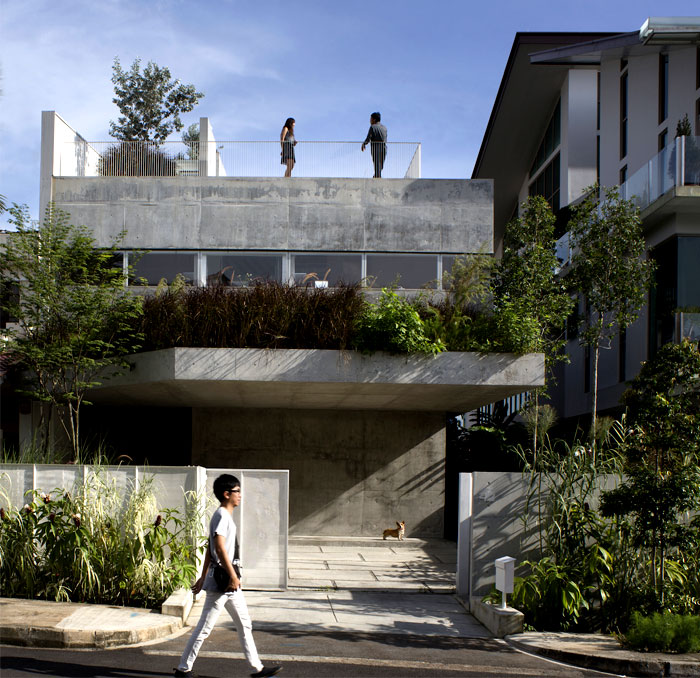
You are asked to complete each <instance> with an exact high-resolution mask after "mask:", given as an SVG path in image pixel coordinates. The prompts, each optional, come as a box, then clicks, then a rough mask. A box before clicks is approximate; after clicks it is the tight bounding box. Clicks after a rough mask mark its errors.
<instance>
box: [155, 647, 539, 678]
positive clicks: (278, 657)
mask: <svg viewBox="0 0 700 678" xmlns="http://www.w3.org/2000/svg"><path fill="white" fill-rule="evenodd" d="M144 654H146V655H159V656H169V657H174V656H175V655H173V653H172V652H165V651H164V650H146V651H144ZM199 656H200V657H207V658H209V659H243V660H245V655H244V654H243V653H242V652H218V651H216V650H208V651H204V652H200V653H199ZM260 658H261V660H263V661H266V662H310V663H314V664H356V665H358V666H375V667H376V666H387V667H391V668H395V669H424V670H428V669H430V670H434V671H465V670H468V671H479V673H480V674H483V675H495V676H507V675H513V676H523V677H527V676H531V677H532V678H542V669H523V668H507V667H503V666H476V665H474V664H439V663H435V662H413V661H397V660H393V659H367V658H365V657H317V656H313V655H311V656H302V655H287V654H261V655H260ZM538 659H542V657H538Z"/></svg>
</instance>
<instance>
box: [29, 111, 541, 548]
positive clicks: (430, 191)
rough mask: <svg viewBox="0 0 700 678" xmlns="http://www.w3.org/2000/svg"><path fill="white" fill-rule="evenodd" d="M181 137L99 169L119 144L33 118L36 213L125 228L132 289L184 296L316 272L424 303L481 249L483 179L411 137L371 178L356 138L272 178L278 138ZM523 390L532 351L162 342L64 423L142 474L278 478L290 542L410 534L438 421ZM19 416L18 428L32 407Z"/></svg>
mask: <svg viewBox="0 0 700 678" xmlns="http://www.w3.org/2000/svg"><path fill="white" fill-rule="evenodd" d="M200 130H201V132H200V141H199V145H198V147H197V149H195V151H193V149H192V148H189V149H188V148H184V147H183V146H182V144H180V148H179V149H175V150H171V149H170V147H168V145H167V144H166V145H165V146H164V147H161V151H163V150H164V151H165V152H166V153H167V154H168V157H169V158H170V160H168V161H167V162H168V164H167V171H163V172H155V171H149V172H143V173H140V172H139V171H138V170H136V171H134V167H135V166H136V165H138V162H141V161H140V160H139V161H138V162H136V163H135V165H133V166H128V162H126V163H125V164H124V166H123V167H121V168H120V169H118V170H116V171H105V167H107V165H106V163H107V162H108V159H109V158H110V157H111V158H114V157H115V153H116V155H118V152H115V151H114V150H111V151H110V147H112V148H113V147H116V146H118V145H119V143H118V142H109V143H93V142H87V141H86V140H85V139H83V138H82V137H81V136H80V135H79V134H78V133H77V132H76V131H75V130H74V129H72V128H71V127H70V125H68V124H67V123H66V122H65V121H64V120H63V119H62V118H61V117H60V116H58V115H57V114H56V113H54V112H53V111H45V112H44V113H43V118H42V158H41V204H42V205H46V204H48V203H49V201H53V202H54V203H55V205H56V206H57V207H59V208H61V209H62V210H65V211H66V212H68V213H69V214H70V216H71V220H72V222H73V223H76V224H85V225H87V226H89V227H91V228H92V229H93V232H94V236H95V238H96V240H97V242H98V244H104V245H106V244H108V243H109V242H110V241H111V239H112V237H113V236H114V235H115V234H117V233H119V232H120V231H122V230H125V231H126V236H125V239H124V240H123V242H122V244H121V247H122V248H123V256H124V260H125V262H126V261H128V260H129V258H130V257H131V256H132V254H133V252H134V251H140V252H145V253H146V254H145V256H143V257H142V258H141V259H140V260H138V262H137V263H136V276H138V278H140V279H141V282H140V283H139V284H141V285H143V284H144V282H143V281H144V280H145V281H146V283H145V284H146V286H150V287H152V286H154V285H156V284H157V283H158V281H159V280H160V279H161V278H167V279H168V280H172V279H173V278H174V277H175V275H176V274H178V273H180V274H182V275H184V277H185V279H186V281H187V283H188V284H191V285H195V286H206V285H211V284H228V285H232V286H245V285H246V284H248V281H250V279H255V278H268V279H273V280H278V281H280V282H288V283H290V284H304V285H306V284H317V283H316V278H314V277H311V278H310V277H309V274H310V273H315V274H316V277H317V278H322V279H323V280H327V281H328V285H329V286H331V287H333V286H334V285H335V284H336V283H337V281H339V280H343V281H345V282H357V281H362V280H364V279H366V278H368V277H371V278H372V279H374V280H375V287H381V286H382V285H390V284H391V283H392V282H393V281H395V280H397V279H398V280H399V285H400V287H401V288H403V289H406V290H409V291H410V290H418V289H420V288H422V287H423V286H424V285H428V287H432V288H433V289H436V291H438V292H439V289H440V285H441V283H440V280H441V279H442V273H443V271H446V270H449V269H450V267H451V266H452V263H453V261H454V259H455V257H457V256H459V255H462V254H465V253H475V252H479V251H487V252H488V251H492V248H493V237H494V233H493V182H492V181H491V180H490V179H478V180H466V179H454V180H453V179H439V180H436V179H424V178H422V177H421V175H420V146H419V145H417V144H403V145H402V144H396V145H395V146H394V145H391V144H390V145H389V152H388V156H387V165H386V166H385V172H384V175H383V176H384V177H385V178H382V179H371V178H368V177H371V174H372V163H371V157H369V154H367V153H364V154H363V153H360V148H359V146H360V144H359V143H358V144H356V145H355V144H353V145H347V144H332V143H329V144H327V145H325V146H324V145H323V144H319V143H317V145H311V144H309V145H308V146H305V145H303V144H302V143H300V144H299V145H298V146H297V150H296V154H297V158H298V164H297V168H295V173H294V176H292V177H291V178H283V177H281V174H282V171H283V170H284V167H281V166H280V164H279V143H273V142H269V143H267V142H261V143H260V144H257V146H255V147H254V148H253V147H251V146H250V145H246V144H244V143H243V142H222V143H217V141H216V140H215V138H214V135H213V130H212V127H211V125H210V123H209V120H208V119H207V118H201V119H200ZM176 151H178V152H176ZM110 154H111V155H110ZM246 154H247V155H246ZM314 154H315V155H314ZM265 158H267V159H268V160H265ZM389 159H391V161H392V163H393V164H391V163H390V162H389ZM122 160H123V158H122ZM307 160H308V164H307V165H304V162H306V161H307ZM331 161H332V162H331ZM266 163H267V164H266ZM129 167H131V169H129ZM138 174H149V176H136V175H138ZM154 174H156V175H158V174H160V175H158V176H153V175H154ZM164 174H165V175H167V176H163V175H164ZM275 175H276V176H275ZM348 177H354V178H348ZM326 272H328V273H326ZM323 284H324V283H323V281H321V285H323ZM141 291H143V290H141ZM542 380H543V359H542V356H541V355H540V354H533V355H524V356H515V355H510V354H490V355H477V354H471V353H444V354H441V355H439V356H437V357H435V358H432V357H425V356H408V357H396V356H389V355H384V354H375V355H372V356H365V355H359V354H356V353H354V352H337V351H320V350H317V351H313V350H254V349H201V348H178V349H169V350H163V351H156V352H151V353H141V354H138V355H137V356H135V357H134V359H133V369H132V370H131V371H130V372H129V373H128V374H125V375H123V376H121V377H118V378H116V379H111V380H109V381H107V382H105V384H104V385H103V386H101V387H99V388H96V389H93V390H92V391H91V393H90V398H91V400H92V401H94V402H95V405H94V406H93V407H91V408H86V409H85V411H84V413H83V417H84V419H83V421H85V422H86V424H85V425H86V426H92V427H93V430H95V431H99V432H101V433H102V434H105V435H107V437H108V440H109V442H111V443H112V444H113V445H114V446H116V447H118V448H119V449H120V450H123V451H124V452H125V453H128V452H129V450H130V449H131V450H134V451H136V452H139V453H141V452H147V453H148V458H149V460H150V461H151V463H156V464H158V463H161V464H162V463H170V464H198V465H202V466H207V467H228V468H238V467H243V468H249V469H256V468H257V469H266V468H267V469H269V468H273V469H280V468H282V469H289V471H290V506H289V510H290V532H291V533H292V534H318V535H324V534H325V535H349V534H352V535H373V536H376V535H380V534H381V530H382V529H384V528H385V527H388V526H391V525H393V524H394V521H395V520H405V521H406V524H407V533H408V534H409V535H413V536H416V535H424V536H441V535H442V530H443V512H444V493H445V478H444V459H445V423H446V413H448V412H465V411H468V410H471V409H474V408H475V407H478V406H479V405H482V404H484V403H488V402H491V401H493V400H498V399H501V398H505V397H508V396H511V395H514V394H517V393H520V392H523V391H527V390H529V389H531V388H533V387H535V386H537V385H539V384H541V383H542ZM19 418H20V430H21V431H24V432H25V434H26V433H27V432H29V431H31V427H32V425H33V424H32V413H31V411H27V410H22V411H21V413H20V414H19ZM88 418H89V419H91V421H88Z"/></svg>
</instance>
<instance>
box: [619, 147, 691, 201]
mask: <svg viewBox="0 0 700 678" xmlns="http://www.w3.org/2000/svg"><path fill="white" fill-rule="evenodd" d="M699 185H700V137H692V136H690V137H688V136H681V137H676V138H675V139H674V140H673V142H671V143H670V144H669V145H668V146H666V148H664V149H663V150H661V151H659V152H658V153H657V154H656V155H655V156H654V157H653V158H652V159H651V160H649V161H648V162H647V163H646V164H645V165H644V166H643V167H641V168H640V169H638V170H637V171H636V172H635V173H634V174H633V175H632V176H631V177H630V178H629V179H628V180H627V181H625V183H624V184H622V185H621V186H620V195H621V197H623V198H625V200H631V201H632V202H633V203H634V204H635V205H636V206H637V207H638V208H639V209H640V211H644V210H645V209H646V208H647V207H649V206H650V205H651V204H652V203H653V202H655V201H656V200H658V199H659V198H661V197H662V196H663V195H665V194H666V193H668V192H669V191H670V190H671V189H673V188H674V187H678V186H699Z"/></svg>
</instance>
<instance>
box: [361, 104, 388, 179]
mask: <svg viewBox="0 0 700 678" xmlns="http://www.w3.org/2000/svg"><path fill="white" fill-rule="evenodd" d="M381 120H382V115H381V113H378V112H375V113H372V115H370V116H369V132H367V138H366V139H365V140H364V142H363V144H362V150H363V151H364V150H365V146H367V144H370V147H369V150H370V151H371V152H372V162H373V163H374V178H375V179H381V177H382V169H384V160H386V137H387V134H386V127H384V125H382V123H381Z"/></svg>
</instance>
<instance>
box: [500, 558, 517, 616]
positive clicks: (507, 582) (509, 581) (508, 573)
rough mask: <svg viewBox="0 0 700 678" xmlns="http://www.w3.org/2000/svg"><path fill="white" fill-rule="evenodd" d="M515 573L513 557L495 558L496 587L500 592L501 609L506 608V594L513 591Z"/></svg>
mask: <svg viewBox="0 0 700 678" xmlns="http://www.w3.org/2000/svg"><path fill="white" fill-rule="evenodd" d="M514 575H515V558H511V557H510V556H503V558H496V589H497V590H498V591H500V592H501V609H502V610H505V608H506V594H507V593H513V577H514Z"/></svg>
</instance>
